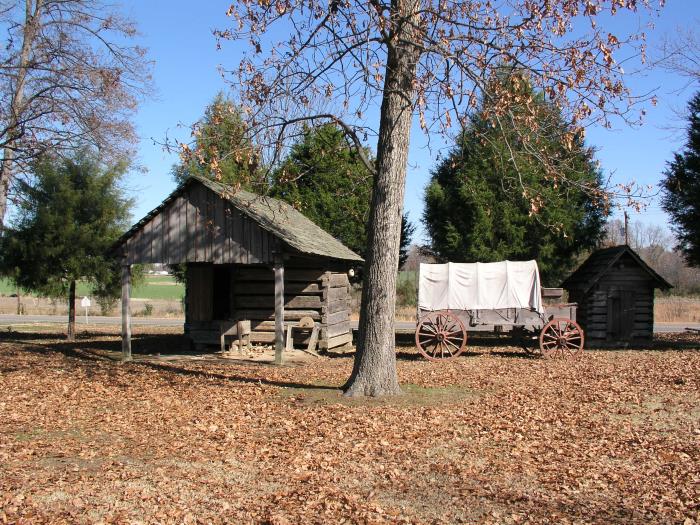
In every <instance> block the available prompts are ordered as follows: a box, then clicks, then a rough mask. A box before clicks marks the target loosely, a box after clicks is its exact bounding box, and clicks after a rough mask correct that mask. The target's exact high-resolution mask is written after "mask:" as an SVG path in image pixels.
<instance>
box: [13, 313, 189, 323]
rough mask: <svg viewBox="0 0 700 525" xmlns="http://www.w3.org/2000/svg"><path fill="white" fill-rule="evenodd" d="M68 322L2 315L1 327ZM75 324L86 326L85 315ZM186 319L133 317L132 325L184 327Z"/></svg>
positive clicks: (65, 318)
mask: <svg viewBox="0 0 700 525" xmlns="http://www.w3.org/2000/svg"><path fill="white" fill-rule="evenodd" d="M67 322H68V316H67V315H5V314H3V315H0V325H5V326H6V325H11V324H45V323H62V324H65V323H67ZM75 322H76V323H77V324H82V325H84V324H85V316H84V315H76V316H75ZM184 322H185V320H184V319H165V318H157V317H132V318H131V324H132V325H133V326H182V324H183V323H184ZM88 324H89V325H91V324H95V325H100V326H102V325H121V324H122V319H121V317H102V316H99V315H95V316H90V317H88Z"/></svg>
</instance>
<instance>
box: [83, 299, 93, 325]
mask: <svg viewBox="0 0 700 525" xmlns="http://www.w3.org/2000/svg"><path fill="white" fill-rule="evenodd" d="M91 304H92V303H91V302H90V299H88V298H87V297H83V300H82V301H80V306H82V307H83V308H85V324H88V310H89V309H90V305H91Z"/></svg>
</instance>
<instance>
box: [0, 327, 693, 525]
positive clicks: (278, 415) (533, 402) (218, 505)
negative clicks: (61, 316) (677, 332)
mask: <svg viewBox="0 0 700 525" xmlns="http://www.w3.org/2000/svg"><path fill="white" fill-rule="evenodd" d="M177 341H179V339H178V338H177V337H176V336H174V335H167V334H160V335H152V336H150V337H148V336H142V337H141V338H140V339H139V340H137V342H136V343H135V344H136V346H137V347H139V345H140V348H142V349H144V350H145V351H161V352H162V353H165V352H170V351H172V349H173V348H174V347H176V346H177V345H178V343H177ZM681 342H682V343H683V344H682V345H678V344H677V341H675V340H671V339H669V340H668V341H667V342H664V341H661V342H659V343H657V345H656V346H657V350H653V351H617V352H611V351H608V352H603V351H600V352H587V353H586V355H585V357H584V358H583V359H581V360H579V361H575V362H553V361H544V360H541V359H532V358H525V357H524V356H523V355H522V354H521V353H519V352H518V351H516V350H515V349H511V348H499V347H493V346H492V347H476V348H473V349H474V350H476V353H475V354H472V355H468V356H465V357H460V358H459V359H457V360H456V361H454V362H450V363H429V362H426V361H423V360H421V359H417V358H416V355H415V353H414V352H412V351H411V350H405V351H403V350H402V351H401V352H400V353H399V361H398V367H399V375H400V378H401V381H402V383H403V384H404V385H405V390H406V392H407V393H406V395H404V396H401V397H397V398H392V399H384V400H379V401H377V400H375V401H372V400H369V401H357V400H350V401H348V400H345V399H343V398H341V397H340V395H339V392H338V391H337V390H336V388H337V387H338V386H339V385H341V384H342V383H343V381H344V380H345V379H346V378H347V376H348V374H349V372H350V369H351V365H352V361H351V357H335V358H324V359H320V360H308V361H305V362H304V363H301V364H297V365H294V366H285V367H273V366H268V365H264V364H260V363H254V362H238V361H231V360H223V359H206V360H197V359H191V358H188V359H176V360H166V359H162V358H161V359H150V358H144V357H143V356H141V357H140V358H139V360H137V361H136V362H134V363H130V364H125V365H121V364H118V363H115V362H112V361H110V360H108V359H105V358H104V357H102V356H103V355H105V354H106V353H108V352H109V351H113V350H115V349H117V348H118V346H117V345H118V342H117V340H116V338H115V337H114V336H110V335H105V334H101V335H100V334H93V335H91V336H84V337H83V338H82V339H81V340H80V341H78V342H77V343H76V344H75V345H68V344H67V343H65V342H63V341H61V340H60V339H59V338H58V336H57V335H54V334H51V333H44V334H40V333H37V334H26V333H25V334H17V333H10V334H3V335H2V336H1V337H0V523H4V522H7V523H52V524H55V523H96V522H102V523H232V522H234V523H246V522H251V523H258V522H269V523H278V524H283V523H340V522H343V521H345V522H348V523H459V522H465V523H474V522H477V523H625V524H628V523H681V524H685V525H689V524H695V523H700V351H698V350H695V349H694V346H697V343H698V337H697V336H687V337H685V338H683V340H682V341H681ZM665 347H668V348H676V350H666V351H663V350H661V349H663V348H665ZM678 348H682V349H680V350H678Z"/></svg>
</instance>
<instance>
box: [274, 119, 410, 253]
mask: <svg viewBox="0 0 700 525" xmlns="http://www.w3.org/2000/svg"><path fill="white" fill-rule="evenodd" d="M365 155H366V156H367V157H369V158H371V153H370V152H369V151H365ZM271 194H272V196H274V197H277V198H280V199H282V200H284V201H286V202H288V203H289V204H291V205H292V206H294V207H295V208H296V209H298V210H299V211H300V212H301V213H303V214H304V215H306V216H307V217H308V218H309V219H311V220H312V221H313V222H315V223H316V224H318V225H319V226H320V227H321V228H323V229H324V230H326V231H327V232H329V233H330V234H331V235H333V236H334V237H335V238H337V239H338V240H340V241H341V242H342V243H343V244H345V245H346V246H347V247H348V248H350V249H351V250H353V251H355V252H357V253H358V254H360V255H362V256H363V257H364V255H365V253H366V250H367V220H368V217H369V209H370V204H371V199H372V177H371V175H370V174H369V173H368V171H367V169H366V168H365V166H364V164H363V163H362V161H361V160H360V157H359V153H358V152H357V150H355V149H354V148H351V147H350V146H349V145H348V143H347V141H346V139H345V135H344V133H343V132H342V131H341V130H340V129H338V128H337V127H336V126H334V125H332V124H326V125H323V126H321V127H318V128H307V129H306V130H305V132H304V135H303V137H302V138H301V140H299V142H297V143H296V144H294V146H292V148H291V151H290V152H289V155H288V156H287V158H286V159H285V161H284V162H283V163H282V165H281V167H280V168H279V169H277V170H276V171H275V173H274V175H273V184H272V189H271ZM413 230H414V227H413V225H411V224H410V222H409V221H408V218H407V216H406V215H405V214H404V215H403V217H402V230H401V231H402V236H401V250H402V253H404V254H405V252H406V250H407V248H408V245H409V244H410V242H411V236H412V235H413ZM404 259H405V256H404Z"/></svg>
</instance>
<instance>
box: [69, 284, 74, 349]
mask: <svg viewBox="0 0 700 525" xmlns="http://www.w3.org/2000/svg"><path fill="white" fill-rule="evenodd" d="M68 340H69V341H75V281H71V282H70V289H69V290H68Z"/></svg>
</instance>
